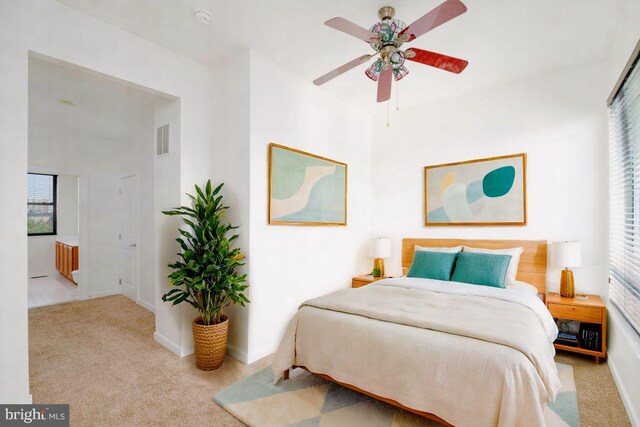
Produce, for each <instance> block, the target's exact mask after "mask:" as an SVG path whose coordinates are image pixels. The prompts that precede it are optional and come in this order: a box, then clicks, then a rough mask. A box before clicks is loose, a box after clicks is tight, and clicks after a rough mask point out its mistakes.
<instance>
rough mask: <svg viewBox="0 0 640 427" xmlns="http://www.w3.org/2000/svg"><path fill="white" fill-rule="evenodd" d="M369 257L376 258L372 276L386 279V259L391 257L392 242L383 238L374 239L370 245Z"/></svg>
mask: <svg viewBox="0 0 640 427" xmlns="http://www.w3.org/2000/svg"><path fill="white" fill-rule="evenodd" d="M369 256H370V257H371V258H374V260H373V270H372V274H373V275H374V276H375V277H384V259H383V258H389V257H390V256H391V240H389V239H384V238H382V237H380V238H377V239H373V240H372V241H371V243H369Z"/></svg>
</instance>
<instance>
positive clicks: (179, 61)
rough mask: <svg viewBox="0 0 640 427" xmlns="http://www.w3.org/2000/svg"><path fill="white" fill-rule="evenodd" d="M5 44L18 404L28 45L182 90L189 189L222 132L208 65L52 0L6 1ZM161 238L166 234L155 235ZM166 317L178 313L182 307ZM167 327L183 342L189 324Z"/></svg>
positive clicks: (203, 174)
mask: <svg viewBox="0 0 640 427" xmlns="http://www.w3.org/2000/svg"><path fill="white" fill-rule="evenodd" d="M0 51H1V52H2V55H0V75H2V79H0V100H1V101H0V151H1V152H2V156H0V181H1V182H12V183H14V184H15V185H14V186H12V187H10V188H8V189H5V191H2V192H1V194H0V207H1V208H2V212H3V216H2V219H3V220H2V221H0V234H1V235H2V236H3V238H4V239H6V241H9V242H11V244H10V245H3V246H2V249H0V260H2V261H0V262H1V263H2V265H1V267H2V270H3V271H5V272H6V273H5V276H4V279H5V280H4V281H3V283H4V285H2V286H3V288H2V290H3V299H2V301H0V340H1V341H2V343H3V345H2V346H0V370H1V372H0V401H2V402H5V403H11V402H27V401H29V400H30V395H29V382H28V372H29V371H28V341H27V276H28V269H27V259H28V256H27V255H28V253H27V235H26V222H25V221H24V209H22V208H21V206H23V205H24V200H25V199H26V174H25V172H26V171H27V135H28V120H27V118H28V58H29V52H30V51H32V52H37V53H39V54H42V55H46V56H48V57H52V58H57V59H60V60H62V61H66V62H68V63H71V64H76V65H79V66H82V67H84V68H86V69H90V70H95V71H97V72H100V73H103V74H106V75H109V76H113V77H115V78H117V79H121V80H123V81H126V82H130V83H132V84H135V85H139V86H141V87H145V88H151V89H153V90H155V91H157V92H160V93H163V94H170V95H173V96H175V97H176V98H180V109H181V111H180V129H181V132H180V133H181V139H182V141H183V143H182V145H181V156H180V161H181V166H184V165H188V166H189V167H188V168H187V167H182V168H181V174H180V191H181V193H184V192H185V191H188V190H190V188H191V187H192V185H193V183H196V182H201V181H205V180H206V179H207V178H208V177H209V176H212V175H213V164H212V162H211V157H212V154H213V152H214V151H215V150H214V147H215V144H216V143H217V141H218V140H217V139H216V134H215V131H214V129H213V128H212V126H211V123H210V121H211V117H212V115H213V107H212V101H211V100H212V99H214V96H213V95H214V91H213V83H214V82H213V81H212V73H211V70H210V69H208V68H207V67H204V66H202V65H200V64H197V63H195V62H193V61H191V60H189V59H187V58H184V57H182V56H180V55H177V54H174V53H171V52H169V51H167V50H166V49H163V48H161V47H159V46H157V45H155V44H153V43H151V42H148V41H145V40H143V39H141V38H139V37H136V36H134V35H132V34H130V33H127V32H125V31H123V30H120V29H118V28H116V27H113V26H110V25H107V24H105V23H103V22H101V21H99V20H97V19H95V18H92V17H89V16H87V15H83V14H82V13H80V12H77V11H75V10H73V9H70V8H67V7H65V6H63V5H61V4H60V3H58V2H56V1H54V0H33V1H29V2H13V1H6V0H2V1H0ZM216 83H218V82H216ZM81 185H82V182H81ZM80 197H81V199H82V197H84V194H83V191H82V189H81V193H80ZM182 201H184V202H186V197H184V196H183V198H182ZM81 216H82V212H81ZM81 232H82V230H81ZM163 243H167V242H162V241H157V242H156V244H157V245H162V244H163ZM159 261H160V260H156V262H159ZM81 268H82V267H81ZM159 280H162V281H163V282H166V279H165V278H159ZM157 315H158V314H157ZM160 316H162V317H173V318H180V313H179V312H174V311H171V312H168V313H161V314H160ZM156 327H157V328H158V327H160V326H159V325H156ZM159 332H160V333H162V334H163V336H165V337H166V338H167V339H168V340H169V341H171V342H172V343H174V344H175V345H176V346H177V347H180V346H181V343H182V334H183V333H184V330H182V329H180V330H168V331H159Z"/></svg>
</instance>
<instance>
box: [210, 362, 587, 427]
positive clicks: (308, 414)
mask: <svg viewBox="0 0 640 427" xmlns="http://www.w3.org/2000/svg"><path fill="white" fill-rule="evenodd" d="M556 365H557V366H558V373H559V376H560V381H561V382H562V388H561V389H560V392H559V393H558V397H557V398H556V401H555V402H553V403H550V404H548V405H547V408H546V409H545V419H546V424H547V426H548V427H567V426H569V427H579V425H580V417H579V414H578V401H577V398H576V387H575V381H574V379H573V368H572V367H571V366H569V365H564V364H562V363H556ZM213 400H214V401H215V402H216V403H217V404H218V405H220V406H222V407H223V408H224V409H225V410H226V411H227V412H229V413H230V414H231V415H233V416H234V417H236V418H237V419H239V420H240V421H242V422H244V423H245V424H247V425H249V426H255V427H263V426H296V427H311V426H323V427H324V426H330V427H342V426H349V427H351V426H372V427H435V426H440V424H439V423H436V422H435V421H431V420H427V419H425V418H422V417H420V416H418V415H415V414H412V413H411V412H407V411H404V410H402V409H400V408H396V407H395V406H392V405H389V404H387V403H384V402H380V401H378V400H376V399H373V398H371V397H368V396H365V395H364V394H361V393H358V392H356V391H353V390H350V389H347V388H345V387H342V386H340V385H337V384H334V383H332V382H330V381H326V380H323V379H322V378H319V377H316V376H315V375H312V374H310V373H309V372H307V371H305V370H304V369H294V370H293V371H291V376H290V378H289V379H288V380H287V381H280V383H279V384H278V385H274V384H273V374H272V372H271V367H267V368H264V369H262V370H260V371H258V372H256V373H254V374H252V375H250V376H248V377H246V378H244V379H242V380H240V381H238V382H236V383H234V384H232V385H231V386H229V387H227V388H226V389H224V390H222V391H220V392H219V393H217V394H216V395H215V396H214V398H213Z"/></svg>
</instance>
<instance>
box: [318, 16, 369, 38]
mask: <svg viewBox="0 0 640 427" xmlns="http://www.w3.org/2000/svg"><path fill="white" fill-rule="evenodd" d="M324 25H326V26H327V27H331V28H335V29H336V30H338V31H342V32H343V33H347V34H349V35H352V36H354V37H357V38H359V39H360V40H364V41H365V42H367V43H369V40H371V39H372V38H374V39H375V38H377V37H378V36H376V35H375V34H373V33H372V32H371V31H369V30H366V29H364V28H362V27H361V26H359V25H356V24H354V23H353V22H351V21H347V20H346V19H344V18H340V17H336V18H331V19H329V20H328V21H327V22H325V23H324Z"/></svg>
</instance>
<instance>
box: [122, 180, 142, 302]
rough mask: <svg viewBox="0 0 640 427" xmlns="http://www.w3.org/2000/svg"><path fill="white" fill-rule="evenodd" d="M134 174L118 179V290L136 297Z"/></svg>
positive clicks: (136, 254)
mask: <svg viewBox="0 0 640 427" xmlns="http://www.w3.org/2000/svg"><path fill="white" fill-rule="evenodd" d="M136 184H137V179H136V176H135V175H133V176H127V177H125V178H121V180H120V236H119V238H120V292H122V293H123V294H124V295H126V296H128V297H129V298H131V299H132V300H134V301H137V299H138V248H137V240H138V239H137V237H138V233H137V230H138V212H137V210H136V205H137V204H136V200H137V196H138V194H137V190H138V188H137V185H136Z"/></svg>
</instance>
